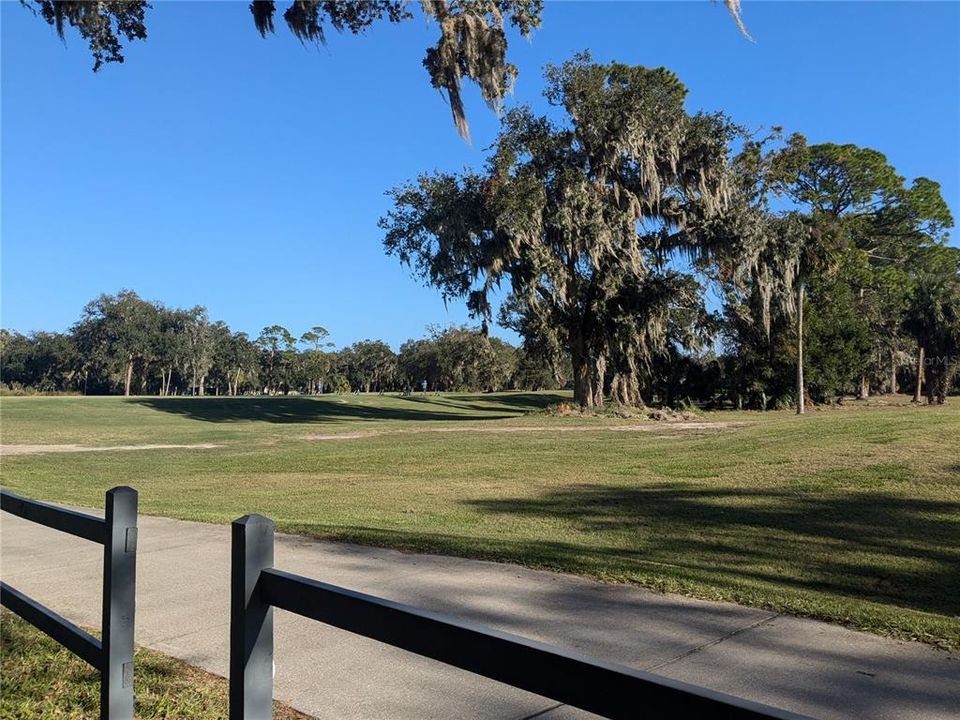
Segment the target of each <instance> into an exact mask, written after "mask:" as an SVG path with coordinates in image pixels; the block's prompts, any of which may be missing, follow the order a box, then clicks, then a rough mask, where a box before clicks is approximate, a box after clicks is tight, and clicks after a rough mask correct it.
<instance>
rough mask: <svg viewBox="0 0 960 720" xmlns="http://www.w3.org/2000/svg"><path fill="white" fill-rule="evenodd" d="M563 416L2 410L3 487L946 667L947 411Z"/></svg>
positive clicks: (510, 404) (165, 401)
mask: <svg viewBox="0 0 960 720" xmlns="http://www.w3.org/2000/svg"><path fill="white" fill-rule="evenodd" d="M567 399H568V398H567V397H566V396H564V395H563V394H556V393H500V394H490V395H466V394H447V395H440V396H434V395H419V394H418V395H415V396H413V397H397V396H395V395H394V396H377V395H344V396H325V397H323V398H311V397H258V398H193V399H191V398H132V399H123V398H78V397H24V398H16V397H14V398H3V400H2V404H0V423H2V430H0V432H2V436H0V437H2V443H3V445H4V453H5V454H4V457H3V465H2V484H3V486H4V487H5V488H7V489H10V490H13V491H15V492H19V493H23V494H25V495H29V496H31V497H36V498H40V499H44V500H51V501H59V502H66V503H73V504H77V505H85V506H99V505H101V504H102V501H103V492H104V490H106V489H107V488H109V487H112V486H114V485H119V484H129V485H132V486H134V487H136V488H137V489H138V490H139V491H140V493H141V495H140V502H141V509H142V511H143V512H144V513H148V514H155V515H165V516H169V517H175V518H186V519H191V520H202V521H208V522H218V523H226V522H229V521H230V520H232V519H234V518H236V517H238V516H240V515H243V514H245V513H249V512H259V513H263V514H265V515H268V516H270V517H272V518H273V519H274V520H275V521H276V523H277V526H278V528H279V529H280V530H284V531H287V532H294V533H302V534H306V535H313V536H318V537H324V538H330V539H337V540H348V541H352V542H359V543H366V544H373V545H384V546H390V547H396V548H406V549H414V550H421V551H427V552H436V553H445V554H451V555H461V556H465V557H476V558H487V559H491V560H501V561H508V562H516V563H522V564H524V565H529V566H533V567H541V568H550V569H555V570H562V571H566V572H572V573H578V574H582V575H587V576H591V577H595V578H600V579H604V580H610V581H617V582H633V583H639V584H641V585H645V586H648V587H652V588H656V589H659V590H664V591H669V592H680V593H685V594H689V595H694V596H697V597H704V598H710V599H717V600H732V601H736V602H741V603H745V604H749V605H754V606H758V607H765V608H770V609H772V610H777V611H783V612H787V613H793V614H797V615H806V616H811V617H817V618H823V619H826V620H832V621H836V622H842V623H845V624H849V625H853V626H855V627H859V628H862V629H867V630H872V631H875V632H880V633H885V634H892V635H896V636H900V637H911V638H916V639H919V640H923V641H926V642H930V643H934V644H938V645H941V646H944V647H952V648H957V647H960V402H958V401H956V400H953V401H951V402H950V403H948V404H947V405H946V406H943V407H914V406H911V405H908V404H906V402H905V399H903V398H901V399H899V400H900V402H899V404H895V403H894V404H890V405H888V406H879V405H878V406H869V407H864V406H856V407H853V406H850V407H846V408H838V409H831V410H824V411H814V412H811V413H809V414H808V415H806V416H804V417H797V416H795V415H793V414H792V413H788V412H783V413H779V412H777V413H762V414H761V413H734V412H722V413H705V414H703V415H702V416H701V417H698V418H695V419H694V420H693V421H691V422H687V423H668V422H660V423H652V422H648V421H646V420H643V419H637V418H617V417H614V416H607V417H590V418H583V417H577V416H573V417H560V416H556V415H553V414H544V413H543V412H542V408H544V407H545V406H547V405H550V404H555V403H557V402H560V401H563V400H567ZM36 444H46V445H76V446H81V447H88V446H99V447H104V446H142V445H199V446H210V445H212V446H214V447H180V448H166V449H127V450H114V451H109V452H73V451H70V452H66V451H65V450H76V449H78V448H64V447H60V448H48V450H61V451H62V452H45V453H33V452H30V451H31V450H32V449H31V448H29V447H24V446H27V445H36ZM27 452H30V454H20V453H27Z"/></svg>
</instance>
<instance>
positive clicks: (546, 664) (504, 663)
mask: <svg viewBox="0 0 960 720" xmlns="http://www.w3.org/2000/svg"><path fill="white" fill-rule="evenodd" d="M273 534H274V533H273V522H272V521H271V520H269V519H268V518H265V517H263V516H261V515H246V516H244V517H242V518H240V519H239V520H235V521H234V523H233V527H232V543H233V547H232V557H231V597H230V718H231V720H262V719H263V718H269V717H271V713H272V703H273V608H275V607H276V608H280V609H281V610H287V611H289V612H293V613H296V614H298V615H302V616H304V617H308V618H311V619H312V620H317V621H319V622H322V623H326V624H328V625H333V626H334V627H338V628H341V629H343V630H348V631H350V632H353V633H356V634H358V635H363V636H365V637H368V638H372V639H374V640H379V641H380V642H383V643H386V644H388V645H393V646H394V647H398V648H402V649H404V650H408V651H410V652H413V653H416V654H417V655H422V656H424V657H429V658H432V659H434V660H439V661H440V662H444V663H447V664H448V665H453V666H455V667H459V668H462V669H464V670H468V671H470V672H473V673H477V674H478V675H483V676H485V677H488V678H492V679H494V680H499V681H500V682H503V683H506V684H508V685H512V686H513V687H516V688H520V689H522V690H527V691H530V692H533V693H536V694H538V695H542V696H544V697H548V698H552V699H554V700H557V701H559V702H562V703H566V704H568V705H572V706H575V707H578V708H581V709H583V710H587V711H589V712H593V713H596V714H598V715H602V716H605V717H609V718H631V719H635V718H667V717H670V718H673V717H677V718H686V717H690V718H783V719H787V718H790V719H799V718H801V717H802V716H800V715H796V714H794V713H789V712H786V711H784V710H779V709H777V708H773V707H769V706H766V705H761V704H760V703H755V702H750V701H748V700H743V699H740V698H737V697H733V696H731V695H726V694H724V693H720V692H715V691H713V690H707V689H705V688H701V687H697V686H695V685H689V684H687V683H683V682H679V681H676V680H670V679H668V678H664V677H661V676H658V675H654V674H652V673H647V672H643V671H640V670H634V669H633V668H629V667H626V666H623V665H616V664H613V663H606V662H600V661H598V660H594V659H592V658H589V657H586V656H583V655H580V654H578V653H573V652H568V651H564V650H560V649H559V648H556V647H552V646H550V645H546V644H544V643H539V642H534V641H532V640H528V639H526V638H522V637H519V636H517V635H511V634H509V633H504V632H499V631H497V630H493V629H491V628H488V627H485V626H483V625H479V624H475V623H471V622H464V621H462V620H458V619H456V618H452V617H448V616H446V615H442V614H439V613H433V612H428V611H425V610H421V609H419V608H415V607H411V606H409V605H403V604H400V603H396V602H391V601H389V600H384V599H382V598H378V597H373V596H371V595H364V594H362V593H358V592H353V591H351V590H346V589H344V588H340V587H336V586H334V585H328V584H326V583H322V582H319V581H317V580H312V579H310V578H305V577H301V576H298V575H293V574H290V573H287V572H283V571H281V570H276V569H274V567H273Z"/></svg>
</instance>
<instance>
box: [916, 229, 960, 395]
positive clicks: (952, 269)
mask: <svg viewBox="0 0 960 720" xmlns="http://www.w3.org/2000/svg"><path fill="white" fill-rule="evenodd" d="M916 270H917V272H916V280H915V284H914V286H913V287H912V288H911V292H910V296H909V300H908V306H907V310H906V313H905V315H904V320H903V324H904V329H905V330H906V331H907V332H908V333H910V334H911V335H912V336H913V337H915V338H916V341H917V345H918V347H919V349H920V355H921V360H920V366H919V370H918V373H917V396H919V395H920V392H921V391H920V387H921V384H922V383H924V382H925V386H926V395H927V402H928V403H937V404H941V405H942V404H943V403H944V402H945V401H946V396H947V392H948V391H949V388H950V385H951V383H952V380H953V377H954V376H955V375H956V372H957V368H958V367H960V250H957V248H953V247H937V248H931V249H929V250H928V251H927V252H926V253H924V258H923V260H922V265H919V266H918V267H917V268H916Z"/></svg>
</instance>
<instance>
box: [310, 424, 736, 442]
mask: <svg viewBox="0 0 960 720" xmlns="http://www.w3.org/2000/svg"><path fill="white" fill-rule="evenodd" d="M744 424H745V423H742V422H669V423H664V422H648V423H642V424H633V425H556V426H553V427H544V426H542V425H541V426H519V427H518V426H513V427H481V426H476V425H472V426H467V427H464V426H462V425H458V426H456V427H426V428H415V429H410V430H373V431H367V432H345V433H327V434H323V435H303V436H301V440H358V439H361V438H370V437H379V436H381V435H403V434H415V435H419V434H421V433H464V432H469V433H551V432H590V431H593V432H602V431H609V432H657V433H663V432H664V431H666V430H694V431H702V432H704V431H705V432H719V431H720V430H727V429H729V428H733V427H738V426H740V425H744ZM667 437H668V436H667Z"/></svg>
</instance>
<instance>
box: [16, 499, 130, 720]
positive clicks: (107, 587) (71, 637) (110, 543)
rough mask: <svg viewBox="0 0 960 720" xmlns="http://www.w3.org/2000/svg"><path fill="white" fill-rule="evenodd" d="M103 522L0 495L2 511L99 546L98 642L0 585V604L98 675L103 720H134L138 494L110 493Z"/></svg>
mask: <svg viewBox="0 0 960 720" xmlns="http://www.w3.org/2000/svg"><path fill="white" fill-rule="evenodd" d="M104 507H105V513H104V517H103V518H98V517H96V516H94V515H86V514H84V513H79V512H76V511H74V510H67V509H66V508H61V507H57V506H56V505H49V504H47V503H43V502H39V501H37V500H31V499H29V498H25V497H21V496H19V495H15V494H13V493H11V492H7V491H6V490H3V491H0V510H3V511H4V512H9V513H11V514H13V515H17V516H19V517H22V518H24V519H25V520H29V521H31V522H34V523H37V524H39V525H44V526H46V527H49V528H53V529H54V530H60V531H62V532H65V533H69V534H70V535H75V536H76V537H80V538H83V539H85V540H90V541H91V542H95V543H98V544H100V545H103V608H102V626H101V635H102V639H101V640H97V639H96V638H95V637H93V636H92V635H90V634H89V633H86V632H84V631H83V630H81V629H80V628H78V627H77V626H76V625H74V624H73V623H71V622H70V621H69V620H67V619H66V618H64V617H62V616H60V615H58V614H57V613H56V612H54V611H53V610H51V609H50V608H48V607H46V606H44V605H42V604H41V603H39V602H37V601H36V600H34V599H33V598H31V597H29V596H27V595H25V594H24V593H22V592H20V591H19V590H16V589H15V588H12V587H10V586H9V585H7V584H6V583H4V582H0V604H2V605H3V606H4V607H6V608H8V609H10V610H11V611H12V612H14V613H16V614H17V615H19V616H20V617H22V618H23V619H24V620H26V621H27V622H29V623H30V624H32V625H33V626H35V627H36V628H37V629H39V630H41V631H42V632H44V633H46V634H47V635H49V636H50V637H51V638H53V639H54V640H55V641H56V642H58V643H60V644H61V645H63V646H64V647H65V648H67V649H68V650H69V651H70V652H72V653H74V654H75V655H77V656H78V657H80V658H81V659H83V660H85V661H86V662H88V663H90V665H92V666H93V667H94V668H96V669H97V670H99V671H100V718H101V720H132V718H133V630H134V616H135V609H136V597H135V596H136V567H137V566H136V560H137V491H136V490H134V489H133V488H129V487H115V488H113V489H112V490H108V491H107V494H106V498H105V505H104Z"/></svg>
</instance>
